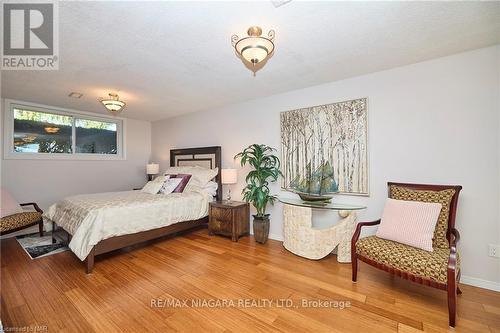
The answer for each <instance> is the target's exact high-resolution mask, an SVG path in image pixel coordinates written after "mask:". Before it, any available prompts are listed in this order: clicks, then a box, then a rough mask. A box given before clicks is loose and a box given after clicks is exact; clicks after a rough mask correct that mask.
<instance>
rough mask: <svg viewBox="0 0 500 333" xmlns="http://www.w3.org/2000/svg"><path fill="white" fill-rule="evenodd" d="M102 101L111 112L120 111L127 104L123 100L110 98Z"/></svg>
mask: <svg viewBox="0 0 500 333" xmlns="http://www.w3.org/2000/svg"><path fill="white" fill-rule="evenodd" d="M101 103H102V104H103V105H104V107H105V108H106V109H108V110H109V111H111V112H117V111H120V110H121V109H123V107H124V106H125V103H123V102H122V101H115V100H108V99H104V100H102V101H101Z"/></svg>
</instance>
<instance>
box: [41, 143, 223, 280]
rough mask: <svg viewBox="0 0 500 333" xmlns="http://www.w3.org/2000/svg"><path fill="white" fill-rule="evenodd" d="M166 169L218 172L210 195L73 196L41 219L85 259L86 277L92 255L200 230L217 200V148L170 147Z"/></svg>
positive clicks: (195, 192)
mask: <svg viewBox="0 0 500 333" xmlns="http://www.w3.org/2000/svg"><path fill="white" fill-rule="evenodd" d="M170 166H179V167H184V166H202V167H205V168H210V169H215V168H218V170H219V171H218V174H217V176H216V177H215V179H214V181H215V182H217V184H218V187H217V191H216V195H215V196H214V197H212V195H208V193H207V192H205V191H203V190H202V189H197V188H192V189H190V190H188V191H184V192H183V193H172V194H165V195H161V194H149V193H144V192H141V191H123V192H109V193H98V194H88V195H77V196H72V197H69V198H65V199H63V200H61V201H59V202H57V203H55V204H54V205H52V206H51V207H50V208H49V209H48V210H47V212H46V213H45V215H44V220H45V221H46V222H51V223H53V224H57V226H58V227H61V228H62V229H64V230H65V231H66V232H67V233H68V235H69V237H68V239H69V240H71V241H70V242H69V247H70V249H71V250H72V251H73V253H75V255H76V256H77V257H78V258H79V259H80V260H82V261H85V264H86V271H87V274H88V273H91V272H92V270H93V267H94V259H95V256H97V255H100V254H103V253H107V252H110V251H114V250H117V249H121V248H124V247H127V246H130V245H134V244H138V243H142V242H145V241H149V240H153V239H156V238H159V237H163V236H167V235H172V234H175V233H177V232H181V231H186V230H190V229H195V228H199V227H202V226H206V225H207V223H208V204H209V202H210V201H211V200H221V199H222V184H221V147H219V146H216V147H202V148H187V149H173V150H171V151H170Z"/></svg>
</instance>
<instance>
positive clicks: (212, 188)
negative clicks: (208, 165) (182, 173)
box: [203, 181, 219, 197]
mask: <svg viewBox="0 0 500 333" xmlns="http://www.w3.org/2000/svg"><path fill="white" fill-rule="evenodd" d="M218 187H219V184H217V183H216V182H214V181H209V182H208V184H207V185H206V186H205V187H204V188H203V189H204V190H205V191H207V192H208V194H210V195H211V196H213V197H215V196H216V195H217V188H218Z"/></svg>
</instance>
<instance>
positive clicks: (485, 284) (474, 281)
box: [460, 275, 500, 292]
mask: <svg viewBox="0 0 500 333" xmlns="http://www.w3.org/2000/svg"><path fill="white" fill-rule="evenodd" d="M460 283H463V284H467V285H469V286H474V287H479V288H484V289H488V290H493V291H498V292H500V283H498V282H493V281H488V280H483V279H478V278H474V277H471V276H464V275H462V277H461V278H460Z"/></svg>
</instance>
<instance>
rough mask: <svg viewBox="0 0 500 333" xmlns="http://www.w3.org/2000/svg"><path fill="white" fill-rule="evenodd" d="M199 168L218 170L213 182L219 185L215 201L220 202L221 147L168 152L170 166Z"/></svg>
mask: <svg viewBox="0 0 500 333" xmlns="http://www.w3.org/2000/svg"><path fill="white" fill-rule="evenodd" d="M194 165H197V166H201V167H204V168H210V169H215V168H219V173H218V174H217V176H216V177H215V181H216V182H217V184H218V185H219V186H218V187H217V196H216V198H217V200H222V177H221V169H222V161H221V147H220V146H214V147H200V148H183V149H171V150H170V166H172V167H174V166H194Z"/></svg>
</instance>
